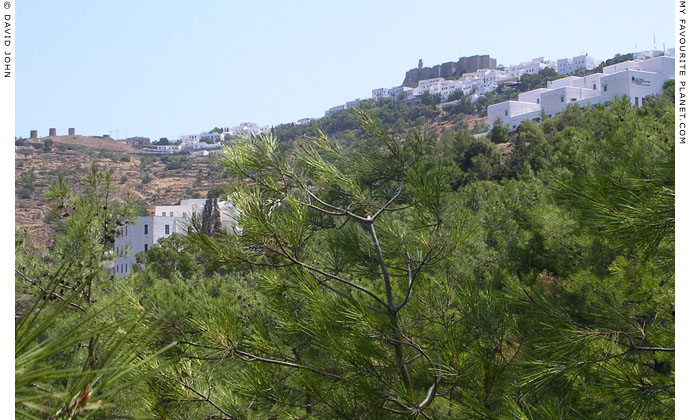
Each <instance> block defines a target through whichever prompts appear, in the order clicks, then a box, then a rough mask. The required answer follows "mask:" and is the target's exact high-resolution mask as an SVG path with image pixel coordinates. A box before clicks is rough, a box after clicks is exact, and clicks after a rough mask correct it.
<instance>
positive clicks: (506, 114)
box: [505, 109, 508, 117]
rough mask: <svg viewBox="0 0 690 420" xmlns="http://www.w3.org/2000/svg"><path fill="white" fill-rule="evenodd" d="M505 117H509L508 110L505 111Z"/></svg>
mask: <svg viewBox="0 0 690 420" xmlns="http://www.w3.org/2000/svg"><path fill="white" fill-rule="evenodd" d="M505 116H506V117H507V116H508V110H507V109H506V110H505Z"/></svg>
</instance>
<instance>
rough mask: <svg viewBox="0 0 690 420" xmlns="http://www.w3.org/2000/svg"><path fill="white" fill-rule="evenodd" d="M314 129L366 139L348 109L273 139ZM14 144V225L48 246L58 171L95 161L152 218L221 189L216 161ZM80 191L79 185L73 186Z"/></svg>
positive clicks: (459, 119)
mask: <svg viewBox="0 0 690 420" xmlns="http://www.w3.org/2000/svg"><path fill="white" fill-rule="evenodd" d="M367 107H368V109H369V110H370V112H371V113H372V114H373V115H376V116H377V117H378V118H380V119H381V120H382V121H383V123H384V126H386V127H388V128H391V129H393V128H394V129H395V130H398V129H405V128H406V127H408V126H415V127H418V128H419V129H421V130H422V131H424V132H425V133H427V135H430V136H438V135H440V134H441V133H443V132H446V131H455V130H457V129H458V128H460V127H464V128H466V129H469V130H475V131H476V130H480V129H481V127H485V126H486V116H481V114H479V113H476V112H475V113H459V112H453V110H452V109H450V110H449V109H447V108H446V109H444V108H442V107H441V106H439V105H437V104H428V105H416V106H411V107H409V106H405V105H397V104H392V103H386V102H383V103H380V104H373V103H369V104H367ZM402 121H404V124H403V123H402ZM317 129H321V130H323V131H324V132H325V133H326V134H327V135H328V136H329V137H331V138H333V139H335V140H338V141H340V142H341V143H343V144H345V145H348V144H350V143H352V142H353V141H356V140H361V139H363V138H364V136H363V134H364V133H362V132H361V130H360V128H359V126H358V125H357V122H356V119H355V118H353V116H352V114H351V113H350V112H349V111H341V112H338V113H335V114H332V115H330V116H328V117H324V118H322V119H321V120H318V121H314V122H312V123H309V124H305V125H293V124H283V125H279V126H277V127H275V128H274V135H276V136H278V137H279V138H280V139H281V140H283V141H285V142H287V143H291V142H292V141H293V140H295V139H297V138H301V137H304V136H310V135H313V134H314V133H315V132H316V130H317ZM16 144H17V145H16V147H15V158H16V160H15V182H16V185H15V186H16V188H15V199H16V204H15V221H16V224H17V225H19V226H21V227H22V228H25V229H26V230H27V232H28V233H29V235H30V237H31V238H32V239H34V240H35V241H37V242H39V243H41V244H43V245H49V244H50V241H51V239H50V238H51V234H52V229H53V227H52V225H51V224H50V223H48V222H47V221H46V214H47V212H48V210H49V209H48V206H47V203H46V201H45V199H44V198H43V194H44V192H45V190H46V188H47V187H48V185H50V183H51V182H52V181H53V180H54V179H55V177H56V176H57V174H58V173H60V172H64V173H65V175H66V177H67V178H68V179H69V180H70V181H72V182H78V181H79V180H80V179H81V178H82V177H83V176H84V174H85V173H86V171H87V170H88V168H89V167H90V166H91V164H92V163H94V162H95V163H96V164H97V165H99V166H100V167H101V168H106V169H108V170H109V171H110V172H111V173H112V180H113V183H114V184H115V185H116V186H117V193H118V194H122V195H124V193H125V191H126V190H127V189H130V190H131V191H132V193H133V194H134V195H135V196H136V197H137V198H138V199H139V200H141V208H142V213H144V212H148V213H151V212H152V210H153V208H154V207H155V206H156V205H164V204H174V203H177V202H178V201H179V200H181V199H184V198H195V197H205V196H206V193H207V192H208V190H209V189H211V188H213V187H214V186H217V185H219V184H221V183H222V182H223V178H224V177H223V169H222V167H221V165H219V162H218V159H217V158H214V157H191V156H188V155H183V156H172V155H146V154H143V153H142V151H141V150H140V149H137V148H135V147H133V146H129V145H126V144H123V143H120V142H117V141H115V140H113V139H109V138H102V137H86V136H54V137H44V138H39V139H21V140H18V141H17V142H16ZM80 187H81V186H80V184H78V183H77V184H76V188H77V189H79V188H80Z"/></svg>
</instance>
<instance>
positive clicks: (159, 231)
mask: <svg viewBox="0 0 690 420" xmlns="http://www.w3.org/2000/svg"><path fill="white" fill-rule="evenodd" d="M205 203H206V200H205V199H191V200H182V201H180V204H179V205H177V206H156V210H155V215H154V216H144V217H139V218H138V219H137V220H136V221H133V222H125V223H124V225H123V226H120V227H118V236H117V237H116V238H115V249H114V252H115V260H114V262H113V267H112V269H111V272H112V274H114V275H115V276H116V277H122V276H125V275H127V274H129V273H131V272H132V266H133V265H134V264H136V254H138V253H140V252H148V251H149V250H150V249H151V248H152V247H153V245H155V244H156V242H158V240H159V239H161V238H167V237H168V236H170V235H172V234H173V233H179V234H183V235H184V234H185V233H186V228H187V226H188V224H189V219H190V217H191V216H192V215H194V214H196V215H199V216H200V215H201V213H202V211H203V209H204V204H205ZM218 207H219V208H220V214H221V216H220V220H221V224H222V226H223V229H224V230H226V231H231V230H232V228H233V226H235V220H236V219H237V210H236V209H235V208H234V207H233V206H232V205H231V204H230V203H229V202H227V201H219V202H218Z"/></svg>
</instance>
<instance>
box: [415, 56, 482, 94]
mask: <svg viewBox="0 0 690 420" xmlns="http://www.w3.org/2000/svg"><path fill="white" fill-rule="evenodd" d="M495 68H496V59H495V58H491V57H490V56H489V55H473V56H472V57H460V59H459V60H458V61H457V62H454V61H449V62H447V63H443V64H437V65H435V66H434V67H424V65H423V63H422V60H419V65H418V66H417V68H416V69H412V70H409V71H408V72H407V73H405V80H404V81H403V84H402V85H403V86H406V87H410V88H416V87H417V86H418V85H419V81H420V80H427V79H435V78H437V77H442V78H444V79H447V78H453V77H459V76H462V74H463V73H472V72H475V71H477V70H479V69H495Z"/></svg>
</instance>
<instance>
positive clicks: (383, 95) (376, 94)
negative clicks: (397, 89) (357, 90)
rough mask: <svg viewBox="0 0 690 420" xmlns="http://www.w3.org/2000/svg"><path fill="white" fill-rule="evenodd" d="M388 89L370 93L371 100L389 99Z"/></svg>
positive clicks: (375, 90)
mask: <svg viewBox="0 0 690 420" xmlns="http://www.w3.org/2000/svg"><path fill="white" fill-rule="evenodd" d="M390 96H391V95H390V89H386V88H379V89H374V90H372V91H371V99H379V98H390Z"/></svg>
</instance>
